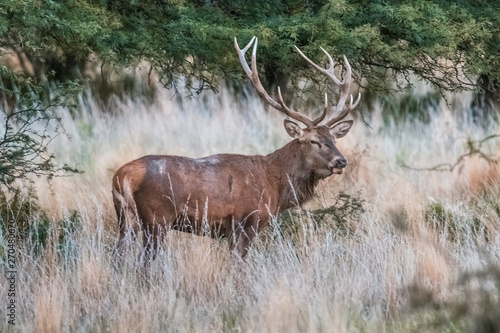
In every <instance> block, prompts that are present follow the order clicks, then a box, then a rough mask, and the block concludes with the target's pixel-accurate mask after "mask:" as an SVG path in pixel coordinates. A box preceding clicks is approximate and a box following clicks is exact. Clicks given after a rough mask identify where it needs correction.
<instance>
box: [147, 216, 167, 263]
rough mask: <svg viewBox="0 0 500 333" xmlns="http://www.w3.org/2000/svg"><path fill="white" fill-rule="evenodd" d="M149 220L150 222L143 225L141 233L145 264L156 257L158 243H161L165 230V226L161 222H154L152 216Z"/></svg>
mask: <svg viewBox="0 0 500 333" xmlns="http://www.w3.org/2000/svg"><path fill="white" fill-rule="evenodd" d="M150 221H151V222H152V223H148V224H147V225H145V226H144V232H143V234H142V237H143V243H144V264H145V266H148V265H149V264H150V263H151V262H152V261H153V260H155V259H156V256H157V254H158V248H159V244H161V243H162V241H163V238H164V236H165V231H166V228H165V227H164V226H163V225H162V224H160V223H156V221H155V220H154V218H153V219H152V220H150Z"/></svg>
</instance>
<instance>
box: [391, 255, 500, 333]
mask: <svg viewBox="0 0 500 333" xmlns="http://www.w3.org/2000/svg"><path fill="white" fill-rule="evenodd" d="M453 289H454V290H455V292H454V293H453V294H454V296H453V297H452V298H451V299H449V300H447V301H445V302H437V301H435V300H433V299H432V297H431V294H430V293H429V291H428V290H426V289H425V288H423V287H421V286H418V285H414V286H412V287H411V288H410V303H411V306H410V309H409V311H410V312H408V313H403V314H402V315H401V316H400V317H399V318H397V319H396V320H395V321H394V323H393V324H392V325H391V327H390V328H389V330H388V331H389V332H474V333H487V332H498V331H500V302H499V297H500V269H499V268H498V265H494V264H491V265H489V266H487V267H486V268H484V269H481V270H479V271H473V272H468V273H463V274H461V277H460V279H459V280H458V281H457V282H456V283H455V284H454V286H453Z"/></svg>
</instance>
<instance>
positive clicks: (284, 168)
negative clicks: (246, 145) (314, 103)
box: [266, 139, 321, 213]
mask: <svg viewBox="0 0 500 333" xmlns="http://www.w3.org/2000/svg"><path fill="white" fill-rule="evenodd" d="M305 158H306V156H305V154H304V152H303V150H302V149H301V147H300V143H299V141H298V140H297V139H295V140H293V141H292V142H289V143H288V144H287V145H285V146H284V147H283V148H280V149H278V150H276V151H275V152H273V153H271V154H269V155H267V156H266V169H267V174H268V180H269V183H271V184H273V185H274V186H275V188H277V190H278V193H277V194H278V202H277V204H278V213H279V212H282V211H284V210H286V209H289V208H292V207H296V206H301V205H302V204H303V203H305V202H307V201H308V200H310V199H311V198H312V196H313V194H314V188H315V187H316V185H317V184H318V182H319V180H320V179H321V178H320V177H319V176H318V175H316V174H315V173H314V170H311V169H308V168H307V167H306V166H305Z"/></svg>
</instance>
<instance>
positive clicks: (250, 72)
mask: <svg viewBox="0 0 500 333" xmlns="http://www.w3.org/2000/svg"><path fill="white" fill-rule="evenodd" d="M254 41H255V43H254V45H253V50H252V61H251V67H249V66H248V64H247V61H246V59H245V52H246V51H247V50H248V48H249V47H250V45H251V44H252V43H253V42H254ZM258 41H259V39H258V38H257V37H255V36H254V37H253V38H252V40H251V41H250V43H248V45H247V46H246V47H245V48H244V49H240V47H239V46H238V42H237V40H236V37H235V38H234V47H235V48H236V51H237V52H238V56H239V58H240V63H241V66H243V70H244V71H245V73H246V74H247V76H248V77H249V78H250V81H252V83H253V85H254V86H255V88H256V89H257V92H258V93H259V95H260V96H261V97H262V98H263V99H264V100H266V102H267V103H268V104H269V105H271V106H272V107H273V108H275V109H276V110H278V111H280V112H283V113H284V114H286V115H287V116H289V117H290V118H293V119H295V120H297V121H299V122H301V123H303V124H304V125H306V126H307V127H313V126H314V125H313V121H312V120H311V119H309V118H308V117H306V116H304V115H302V114H300V113H298V112H296V111H293V110H291V109H290V108H288V107H287V106H286V105H285V103H284V101H283V97H282V96H281V90H280V88H279V87H278V97H279V99H280V102H279V103H278V102H276V101H275V100H274V99H272V98H271V96H269V94H268V93H267V92H266V90H265V89H264V87H263V86H262V83H261V82H260V79H259V74H258V71H257V44H258Z"/></svg>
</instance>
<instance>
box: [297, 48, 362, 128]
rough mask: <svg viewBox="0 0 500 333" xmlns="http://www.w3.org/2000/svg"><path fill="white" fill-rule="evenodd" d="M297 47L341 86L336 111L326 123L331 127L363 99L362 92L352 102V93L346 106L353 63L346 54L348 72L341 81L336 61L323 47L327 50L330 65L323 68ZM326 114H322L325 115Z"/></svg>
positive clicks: (302, 54) (308, 60)
mask: <svg viewBox="0 0 500 333" xmlns="http://www.w3.org/2000/svg"><path fill="white" fill-rule="evenodd" d="M295 49H296V50H297V51H298V52H299V54H300V55H301V56H302V58H304V59H306V60H307V62H309V63H310V64H311V65H313V66H314V67H315V68H316V69H317V70H319V71H320V72H321V73H323V74H324V75H326V76H327V77H329V78H330V79H332V81H333V82H334V83H335V84H336V85H337V86H338V87H339V89H340V98H339V101H338V103H337V106H336V107H335V112H334V113H333V116H332V118H330V120H328V122H327V123H326V126H327V127H331V126H332V125H333V124H335V123H337V122H339V121H340V120H342V119H344V118H345V117H346V116H347V115H348V114H349V112H350V111H351V110H354V108H356V106H358V103H359V101H360V100H361V93H360V94H358V98H357V99H356V102H354V104H353V102H352V95H351V101H350V103H349V106H345V102H346V100H347V96H349V91H350V89H351V83H352V70H351V65H349V62H348V61H347V58H346V57H345V56H344V63H345V67H346V72H345V75H344V80H343V81H342V82H341V81H340V80H339V79H338V78H337V77H336V76H335V73H334V65H335V64H334V62H333V59H332V57H331V56H330V54H328V52H326V51H325V49H323V48H322V47H321V50H322V51H323V52H325V54H326V56H327V57H328V60H330V67H329V68H328V69H326V68H322V67H320V66H318V65H316V64H315V63H314V62H312V61H311V60H310V59H309V58H308V57H307V56H306V55H305V54H304V53H302V51H301V50H299V48H298V47H297V46H295ZM326 104H327V103H326V94H325V111H324V115H325V114H326ZM324 115H322V116H323V117H324ZM320 121H321V120H320Z"/></svg>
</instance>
